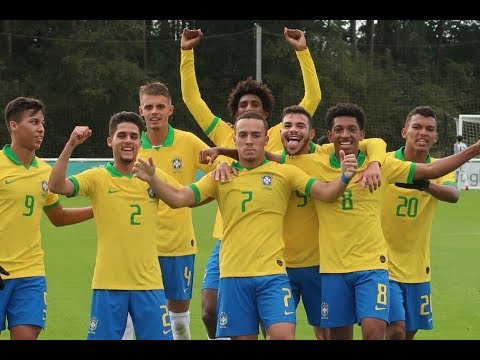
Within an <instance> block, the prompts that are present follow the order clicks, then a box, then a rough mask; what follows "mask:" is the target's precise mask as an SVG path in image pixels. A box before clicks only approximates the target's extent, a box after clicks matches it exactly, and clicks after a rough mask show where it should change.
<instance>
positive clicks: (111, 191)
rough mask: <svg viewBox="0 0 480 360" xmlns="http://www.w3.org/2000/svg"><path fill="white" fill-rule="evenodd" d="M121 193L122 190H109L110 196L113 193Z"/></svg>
mask: <svg viewBox="0 0 480 360" xmlns="http://www.w3.org/2000/svg"><path fill="white" fill-rule="evenodd" d="M119 191H122V190H117V189H108V193H109V194H113V193H116V192H119Z"/></svg>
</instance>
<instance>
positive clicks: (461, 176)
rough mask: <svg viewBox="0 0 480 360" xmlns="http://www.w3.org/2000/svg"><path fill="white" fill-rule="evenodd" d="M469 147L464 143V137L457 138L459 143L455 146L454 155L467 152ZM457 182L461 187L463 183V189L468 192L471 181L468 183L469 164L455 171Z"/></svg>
mask: <svg viewBox="0 0 480 360" xmlns="http://www.w3.org/2000/svg"><path fill="white" fill-rule="evenodd" d="M467 147H468V145H467V144H466V143H465V142H464V141H463V136H462V135H458V136H457V142H456V143H455V144H454V145H453V153H454V154H456V153H458V152H460V151H463V150H465V149H466V148H467ZM455 181H456V182H457V183H458V184H459V185H460V184H461V183H462V182H463V188H464V189H465V190H468V186H469V181H468V172H467V164H464V165H462V166H460V167H459V168H458V169H456V170H455Z"/></svg>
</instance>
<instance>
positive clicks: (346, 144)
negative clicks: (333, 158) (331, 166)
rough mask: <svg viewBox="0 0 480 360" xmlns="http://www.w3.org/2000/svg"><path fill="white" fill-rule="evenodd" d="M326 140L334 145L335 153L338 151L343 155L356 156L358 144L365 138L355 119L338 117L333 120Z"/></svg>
mask: <svg viewBox="0 0 480 360" xmlns="http://www.w3.org/2000/svg"><path fill="white" fill-rule="evenodd" d="M327 136H328V140H329V141H330V142H331V143H333V144H334V145H335V152H336V153H337V154H338V152H339V151H340V150H343V151H345V154H355V155H356V154H357V153H358V143H359V142H360V141H362V140H363V139H364V138H365V132H364V131H363V130H360V127H359V126H358V122H357V119H356V118H354V117H352V116H338V117H336V118H335V119H333V124H332V128H331V129H330V130H328V132H327Z"/></svg>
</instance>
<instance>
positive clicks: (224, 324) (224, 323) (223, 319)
mask: <svg viewBox="0 0 480 360" xmlns="http://www.w3.org/2000/svg"><path fill="white" fill-rule="evenodd" d="M218 317H219V319H220V321H219V324H220V327H221V328H224V329H225V328H226V327H227V323H228V316H227V314H226V313H224V312H221V313H220V315H219V316H218Z"/></svg>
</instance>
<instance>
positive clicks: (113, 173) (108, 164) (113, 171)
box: [105, 161, 133, 178]
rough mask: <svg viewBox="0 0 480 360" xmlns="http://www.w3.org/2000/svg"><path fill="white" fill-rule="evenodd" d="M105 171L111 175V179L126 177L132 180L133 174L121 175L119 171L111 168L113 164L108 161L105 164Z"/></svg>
mask: <svg viewBox="0 0 480 360" xmlns="http://www.w3.org/2000/svg"><path fill="white" fill-rule="evenodd" d="M105 169H106V170H107V171H108V172H109V173H110V175H112V176H113V177H122V176H126V177H128V178H132V177H133V174H127V175H123V174H122V173H121V172H120V171H118V170H117V169H115V168H114V167H113V162H111V161H109V162H107V165H105Z"/></svg>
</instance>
